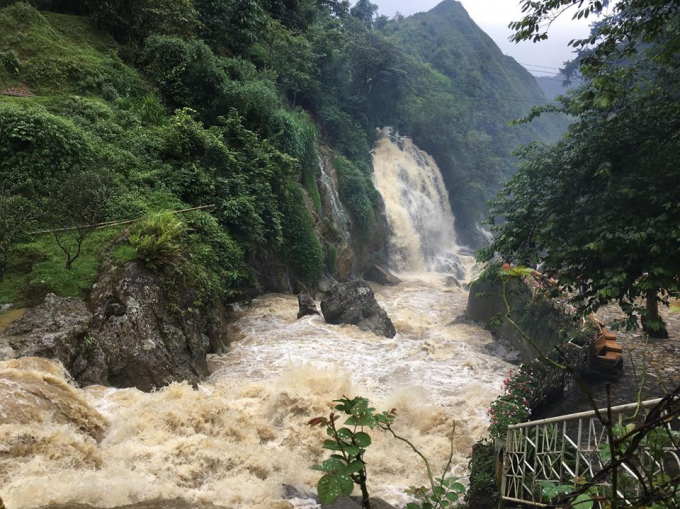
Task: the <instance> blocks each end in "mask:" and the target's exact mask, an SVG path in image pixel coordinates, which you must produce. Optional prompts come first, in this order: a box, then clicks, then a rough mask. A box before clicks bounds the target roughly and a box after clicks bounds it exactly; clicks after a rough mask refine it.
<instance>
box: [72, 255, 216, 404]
mask: <svg viewBox="0 0 680 509" xmlns="http://www.w3.org/2000/svg"><path fill="white" fill-rule="evenodd" d="M180 294H181V292H180ZM176 300H177V297H171V296H169V295H166V292H165V290H164V288H163V283H162V280H161V277H160V276H159V275H158V274H157V273H155V272H152V271H151V270H149V269H147V268H145V267H144V266H143V265H141V264H139V263H137V262H133V263H130V264H128V265H126V266H125V267H124V268H117V267H115V266H113V265H112V264H110V263H106V264H105V266H104V268H103V269H102V272H101V274H100V278H99V280H98V282H97V283H96V284H95V286H94V287H93V289H92V296H91V307H92V309H93V312H94V319H93V323H92V328H93V331H94V336H95V342H94V346H93V351H92V355H91V356H90V359H89V360H90V362H89V363H88V365H87V366H86V367H85V369H84V370H83V371H82V372H80V373H77V374H74V376H76V378H77V379H78V380H79V381H80V382H82V383H86V384H92V383H99V384H105V385H113V386H116V387H136V388H138V389H140V390H143V391H150V390H152V389H154V388H156V387H162V386H164V385H168V384H170V383H172V382H174V381H182V380H186V381H188V382H189V383H191V384H196V383H198V382H199V381H200V380H201V379H202V378H203V377H205V376H207V375H208V366H207V361H206V353H207V352H208V350H209V348H210V343H211V342H210V338H209V337H208V335H207V334H204V330H205V324H204V323H203V321H204V319H203V318H201V315H200V313H199V312H198V311H197V310H193V309H192V307H191V298H190V296H187V295H182V296H181V297H180V302H175V301H176Z"/></svg>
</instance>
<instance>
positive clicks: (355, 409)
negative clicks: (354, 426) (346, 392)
mask: <svg viewBox="0 0 680 509" xmlns="http://www.w3.org/2000/svg"><path fill="white" fill-rule="evenodd" d="M353 403H354V404H353V405H352V415H353V416H354V417H359V416H361V415H363V414H364V413H365V412H366V410H367V409H368V400H367V399H366V398H355V399H354V401H353Z"/></svg>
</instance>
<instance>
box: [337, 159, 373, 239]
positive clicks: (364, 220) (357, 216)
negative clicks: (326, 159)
mask: <svg viewBox="0 0 680 509" xmlns="http://www.w3.org/2000/svg"><path fill="white" fill-rule="evenodd" d="M333 166H334V167H335V171H336V173H337V175H338V186H339V190H338V191H339V194H340V199H341V200H342V203H344V204H345V206H346V207H347V208H348V209H349V211H350V213H351V214H352V218H353V219H354V221H355V223H356V225H357V227H358V229H359V232H360V233H361V234H362V235H364V236H366V235H368V233H369V232H370V229H371V223H372V221H373V217H374V210H375V206H376V203H377V198H378V196H377V191H376V190H375V187H374V186H373V182H372V181H371V179H370V177H369V176H368V171H364V172H362V171H361V170H360V169H359V168H358V167H357V165H355V164H354V163H352V162H351V161H349V160H348V159H347V158H345V157H336V158H334V159H333Z"/></svg>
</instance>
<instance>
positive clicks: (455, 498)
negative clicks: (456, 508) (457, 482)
mask: <svg viewBox="0 0 680 509" xmlns="http://www.w3.org/2000/svg"><path fill="white" fill-rule="evenodd" d="M446 498H448V499H449V500H450V501H451V502H457V501H458V495H457V494H456V493H452V492H448V493H447V494H446Z"/></svg>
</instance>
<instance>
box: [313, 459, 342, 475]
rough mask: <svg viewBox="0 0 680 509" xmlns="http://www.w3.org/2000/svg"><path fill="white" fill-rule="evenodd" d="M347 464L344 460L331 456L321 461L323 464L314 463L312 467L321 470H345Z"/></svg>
mask: <svg viewBox="0 0 680 509" xmlns="http://www.w3.org/2000/svg"><path fill="white" fill-rule="evenodd" d="M346 466H347V465H345V463H344V461H340V460H337V459H334V458H331V459H327V460H326V461H324V462H323V463H321V465H313V466H312V467H310V468H311V469H312V470H320V471H321V472H340V471H343V470H344V469H345V468H346Z"/></svg>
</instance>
